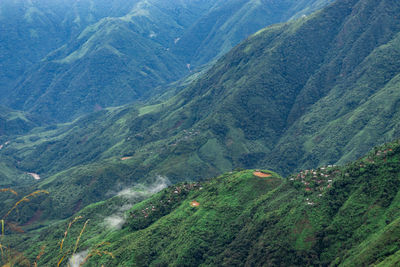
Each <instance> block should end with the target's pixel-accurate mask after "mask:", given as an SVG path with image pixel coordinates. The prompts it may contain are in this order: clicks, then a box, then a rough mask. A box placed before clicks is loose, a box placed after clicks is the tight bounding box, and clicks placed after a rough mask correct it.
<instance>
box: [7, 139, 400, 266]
mask: <svg viewBox="0 0 400 267" xmlns="http://www.w3.org/2000/svg"><path fill="white" fill-rule="evenodd" d="M399 161H400V141H396V142H393V143H389V144H386V145H384V146H380V147H377V148H375V149H373V150H372V151H371V152H369V153H368V154H367V155H366V156H365V157H363V158H360V159H359V160H357V161H355V162H352V163H349V164H347V165H345V166H331V165H329V166H321V167H320V168H317V169H312V170H303V171H301V172H300V173H298V174H294V175H291V176H289V177H288V178H287V179H283V178H281V177H280V176H279V175H277V174H276V173H273V172H270V171H261V172H260V171H257V172H256V171H255V170H244V171H234V172H229V173H225V174H223V175H222V176H219V177H216V178H213V179H209V180H207V181H202V182H185V183H179V184H176V185H173V186H170V187H168V188H166V189H164V190H162V191H161V192H159V193H157V194H155V195H153V196H151V197H149V198H147V199H146V200H144V201H141V202H139V203H137V201H138V200H139V199H140V198H141V197H145V196H146V194H141V195H138V196H139V198H136V199H135V200H131V202H129V203H131V204H134V203H137V204H135V205H133V207H131V208H129V207H128V208H125V209H122V210H121V209H120V208H121V205H122V204H123V203H125V204H126V203H127V200H126V198H125V197H123V195H120V196H116V197H113V198H111V199H109V200H107V201H103V202H99V203H96V204H92V205H89V206H88V207H86V208H85V209H83V210H81V211H80V212H78V213H77V214H75V215H74V217H72V218H71V219H67V220H65V221H59V222H57V223H53V224H50V225H48V226H46V227H42V228H39V229H36V230H34V231H30V232H28V233H27V234H24V235H20V234H13V235H8V236H7V235H6V236H5V238H6V239H5V240H7V242H8V244H10V245H13V246H15V249H17V250H19V251H21V250H24V256H25V257H26V258H27V259H31V258H32V259H33V258H34V257H35V255H37V254H38V253H39V252H40V248H41V246H43V245H45V246H46V248H47V249H46V250H45V253H44V254H43V255H42V256H41V258H40V261H39V262H38V264H39V265H40V264H42V265H56V264H57V262H58V261H59V259H60V257H59V256H57V255H58V253H59V250H60V243H59V241H60V240H61V239H62V237H63V236H65V234H63V233H64V230H65V227H68V231H69V234H68V236H67V237H66V238H65V241H64V242H65V243H64V242H63V245H64V246H65V248H67V247H74V246H75V244H76V237H78V236H80V243H79V245H78V249H77V250H76V252H84V251H86V252H87V253H83V255H88V253H89V252H88V251H93V249H99V250H101V251H103V252H104V253H99V255H92V256H90V258H88V259H87V262H86V264H85V266H100V265H101V264H104V265H105V266H127V265H129V266H166V265H168V266H199V265H203V266H232V265H245V264H248V265H263V264H268V265H269V266H310V265H311V266H319V265H322V266H327V265H335V266H370V265H381V266H396V265H397V262H398V260H399V257H398V251H399V250H400V246H399V244H398V240H397V239H398V231H399V229H400V228H399V227H400V224H399V220H398V218H399V215H400V214H399V205H400V202H399V201H400V195H399V187H400V180H399V177H400V176H399V175H400V165H399V164H398V163H399ZM261 176H264V177H261ZM154 187H157V186H154ZM158 188H161V187H158ZM133 192H146V190H144V191H142V190H140V189H136V190H132V191H130V193H126V195H129V194H132V193H133ZM132 201H133V202H132ZM113 217H114V218H120V219H121V220H122V223H116V224H112V223H110V222H111V221H112V220H108V219H107V218H113ZM73 218H80V219H79V220H78V221H77V223H76V224H75V223H74V224H72V226H71V227H70V226H68V224H69V222H71V221H74V219H73ZM88 218H90V221H89V222H87V221H86V223H84V222H85V220H87V219H88ZM92 221H93V222H92ZM117 222H118V221H117ZM84 224H85V226H84ZM31 227H32V226H31ZM82 227H85V231H84V232H83V233H82ZM80 233H82V234H80ZM68 237H70V238H68ZM23 239H24V240H23ZM31 242H32V243H31ZM33 242H34V243H33ZM30 244H36V245H35V246H33V247H32V246H31V245H30ZM24 247H25V249H24ZM27 247H29V249H26V248H27ZM99 247H101V249H100V248H99ZM71 255H72V253H69V254H68V257H69V256H71ZM68 257H66V258H65V261H67V260H68V259H67V258H68ZM84 257H85V256H84ZM84 257H83V258H84Z"/></svg>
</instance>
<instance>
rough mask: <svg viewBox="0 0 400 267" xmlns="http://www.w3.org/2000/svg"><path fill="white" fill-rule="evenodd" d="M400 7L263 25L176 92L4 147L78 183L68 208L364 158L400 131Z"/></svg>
mask: <svg viewBox="0 0 400 267" xmlns="http://www.w3.org/2000/svg"><path fill="white" fill-rule="evenodd" d="M389 7H390V8H389ZM399 8H400V7H399V5H398V4H397V3H396V2H391V1H382V2H379V3H377V2H375V1H368V0H360V1H337V2H335V3H334V4H332V5H330V6H329V7H327V8H325V9H324V10H322V11H319V12H317V13H314V14H313V15H311V16H309V17H306V18H301V19H300V20H297V21H292V22H288V23H285V24H279V25H275V26H272V27H269V28H266V29H265V30H263V31H260V32H258V33H257V34H255V35H253V36H252V37H251V38H249V39H248V40H246V41H245V42H243V43H241V44H240V45H239V46H238V47H236V48H235V49H234V50H232V51H231V52H229V53H228V54H227V55H226V56H224V57H223V58H222V59H221V60H219V61H218V62H217V63H216V64H215V65H214V66H213V67H212V68H211V69H210V70H208V71H207V72H205V73H204V74H202V75H200V76H198V77H191V78H192V79H193V80H190V79H189V80H188V81H186V82H184V83H183V84H185V83H186V84H188V85H182V87H183V88H179V89H177V90H176V91H178V92H179V93H178V94H176V95H174V96H173V97H169V98H167V99H166V100H165V99H164V100H162V101H159V102H153V104H152V105H144V106H139V105H136V106H135V105H133V106H128V107H121V108H115V109H107V110H102V111H99V112H96V113H93V114H91V115H90V116H86V117H82V118H80V119H78V120H76V121H75V122H73V123H68V124H64V125H58V126H55V127H54V128H52V129H49V128H38V129H35V131H32V132H31V133H30V134H29V135H26V136H21V137H18V138H15V140H12V142H11V144H10V145H9V146H8V147H7V149H5V150H3V151H1V154H2V155H4V156H6V157H8V158H10V160H12V161H14V162H19V163H18V165H17V166H15V167H16V168H18V169H19V170H21V171H23V172H32V173H38V174H40V175H41V177H43V180H41V181H39V182H38V185H37V186H39V187H40V188H43V189H47V190H50V191H58V192H59V194H61V193H62V192H63V190H66V189H65V188H74V189H68V191H71V197H70V198H69V199H68V201H67V202H63V201H58V200H57V197H55V199H54V201H55V203H57V207H59V209H60V210H62V211H63V212H64V213H63V215H62V217H65V216H70V215H71V214H72V211H73V210H74V207H75V205H76V203H80V201H81V200H84V202H83V203H84V205H83V206H85V205H88V204H90V203H92V201H98V200H101V199H105V198H106V193H107V192H105V191H104V190H102V188H110V187H111V188H112V187H114V186H116V185H118V184H119V183H121V184H123V185H126V186H129V185H132V183H134V182H137V181H145V180H146V179H148V178H151V177H155V176H157V175H164V176H167V177H168V178H169V179H170V180H171V181H172V182H173V183H175V182H179V181H190V180H191V181H193V180H198V179H201V178H204V177H211V176H215V175H218V174H221V173H222V172H226V171H230V170H232V169H235V168H237V167H244V168H257V167H263V168H264V167H265V168H269V169H272V170H274V171H277V172H279V173H282V174H284V175H287V174H290V173H292V172H293V171H296V170H300V169H304V168H315V167H316V166H318V165H328V164H334V163H337V162H339V163H345V162H348V161H350V160H354V159H356V158H357V157H359V156H361V155H362V154H363V153H366V151H368V149H370V148H371V147H373V146H374V145H377V144H380V143H383V142H385V141H387V140H391V139H393V138H395V137H397V136H398V133H399V130H398V129H399V124H398V116H397V112H398V108H397V103H398V97H397V93H396V92H397V91H398V90H396V88H397V87H398V77H397V76H398V74H399V70H400V69H399V67H398V62H399V61H398V60H397V59H398V56H399V51H398V45H397V43H398V32H399V29H398V28H399V25H398V24H396V23H395V21H396V20H395V17H396V16H397V15H396V14H397V13H396V10H398V9H399ZM378 14H379V16H378ZM383 14H384V16H383ZM382 18H385V19H384V21H382ZM366 21H369V22H370V23H363V22H366ZM372 33H373V34H372ZM356 55H359V57H356ZM353 59H354V60H353ZM339 70H342V71H343V72H340V71H339ZM335 71H336V72H335ZM344 71H346V72H344ZM190 81H192V82H190ZM171 90H175V89H174V88H173V89H171ZM87 184H90V185H91V186H90V187H86V186H80V185H87ZM61 185H63V186H61ZM60 188H63V189H62V190H60ZM50 198H51V196H50ZM83 206H82V207H83ZM57 216H59V215H57Z"/></svg>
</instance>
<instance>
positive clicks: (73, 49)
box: [0, 0, 330, 122]
mask: <svg viewBox="0 0 400 267" xmlns="http://www.w3.org/2000/svg"><path fill="white" fill-rule="evenodd" d="M329 2H330V1H329V0H323V1H321V0H313V1H301V2H298V1H292V0H290V1H289V0H285V1H280V2H279V3H278V2H277V3H275V1H247V0H246V1H244V0H234V1H229V2H226V1H218V0H207V1H189V0H185V1H168V2H165V1H160V0H129V1H121V0H114V1H96V2H94V1H90V0H85V1H63V0H57V1H11V0H6V1H4V3H2V5H1V10H2V11H1V14H2V15H1V16H0V20H1V24H2V25H3V29H2V32H3V34H2V35H1V36H2V37H1V38H2V39H1V40H0V41H1V42H0V43H1V47H0V51H1V54H2V55H3V56H4V60H1V64H2V65H1V68H2V69H4V70H7V71H6V72H4V73H3V74H2V78H1V79H0V92H2V97H1V99H0V100H1V102H2V103H3V104H4V105H7V106H9V107H11V108H14V109H18V110H23V111H28V112H32V113H34V114H36V115H38V116H40V117H41V118H42V120H44V121H49V122H54V121H68V120H71V119H74V118H76V117H77V116H79V115H82V114H85V113H88V112H92V111H94V110H97V109H101V108H104V107H109V106H118V105H122V104H126V103H129V102H132V101H134V100H143V99H146V98H147V97H148V96H149V95H150V96H151V95H152V94H154V92H155V90H154V88H156V87H158V86H162V85H166V84H167V83H169V82H172V81H176V80H178V79H179V78H182V77H183V76H184V75H186V74H187V73H189V71H191V70H192V68H194V67H196V66H199V65H202V64H207V63H208V62H210V61H211V60H213V59H215V58H217V57H219V56H221V55H222V54H223V53H225V52H227V51H228V50H229V49H230V48H232V47H233V46H235V45H236V44H237V43H238V42H239V41H241V40H242V39H244V38H245V37H246V36H247V35H249V34H251V33H253V32H255V31H257V30H258V29H260V28H262V27H265V26H267V25H269V24H272V23H277V22H281V21H285V20H287V19H290V18H291V17H293V16H299V15H301V14H305V13H307V12H310V11H312V10H315V9H317V8H318V7H321V6H323V5H324V4H326V3H329ZM64 10H68V12H64ZM277 10H279V12H277ZM221 14H223V16H221ZM3 22H4V23H3ZM193 36H196V39H195V38H193ZM206 51H208V52H206ZM192 65H193V67H192Z"/></svg>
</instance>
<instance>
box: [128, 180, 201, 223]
mask: <svg viewBox="0 0 400 267" xmlns="http://www.w3.org/2000/svg"><path fill="white" fill-rule="evenodd" d="M202 189H203V187H202V185H201V183H200V182H194V183H184V184H180V185H177V186H175V187H174V188H173V189H172V192H171V194H170V195H169V198H168V199H167V200H160V201H159V203H157V204H155V203H149V204H148V206H147V207H146V208H143V209H141V210H140V211H139V212H138V213H137V212H136V213H135V212H131V213H130V217H132V218H140V217H143V218H147V217H149V215H150V214H151V213H153V212H155V211H157V210H160V209H161V207H167V206H169V205H171V203H173V202H176V201H179V200H180V196H181V195H182V194H184V193H188V192H189V191H192V190H202ZM191 205H193V201H192V202H191ZM197 206H198V205H197Z"/></svg>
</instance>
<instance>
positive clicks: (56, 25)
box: [0, 0, 136, 99]
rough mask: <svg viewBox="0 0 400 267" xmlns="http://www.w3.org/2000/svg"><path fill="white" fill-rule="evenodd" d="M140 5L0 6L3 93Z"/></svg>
mask: <svg viewBox="0 0 400 267" xmlns="http://www.w3.org/2000/svg"><path fill="white" fill-rule="evenodd" d="M134 2H136V1H133V0H132V1H118V0H113V1H103V0H99V1H96V4H95V5H94V4H93V1H62V0H54V1H47V0H44V1H23V0H17V1H11V0H4V1H1V3H0V30H1V33H2V34H1V36H0V68H1V70H2V72H1V73H0V92H1V94H2V97H1V98H2V99H3V97H4V96H5V95H6V94H8V93H9V92H10V90H11V88H13V87H14V85H15V84H16V82H17V80H18V79H19V78H20V77H21V76H23V75H24V73H25V72H26V71H28V70H29V69H30V68H31V67H32V66H33V65H34V64H36V63H38V62H39V61H40V60H42V59H43V58H44V57H45V56H46V55H47V54H48V53H50V52H51V51H53V50H54V49H57V48H59V47H60V46H62V45H63V44H64V43H65V42H67V41H69V40H70V39H73V38H75V37H76V36H77V34H79V33H80V32H81V31H82V30H83V29H84V28H85V27H87V26H88V25H90V24H92V23H95V22H97V21H98V20H100V19H101V18H104V17H107V16H122V15H124V14H126V12H128V11H129V10H130V9H131V8H132V5H133V3H134Z"/></svg>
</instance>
